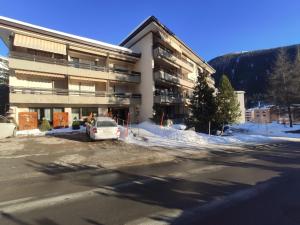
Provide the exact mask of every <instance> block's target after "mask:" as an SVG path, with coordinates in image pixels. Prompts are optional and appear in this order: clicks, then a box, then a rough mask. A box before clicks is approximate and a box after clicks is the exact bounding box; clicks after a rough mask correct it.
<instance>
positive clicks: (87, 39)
mask: <svg viewBox="0 0 300 225" xmlns="http://www.w3.org/2000/svg"><path fill="white" fill-rule="evenodd" d="M0 20H5V21H8V22H11V23H16V24H19V25H23V26H27V27H31V28H35V29H39V30H43V31H47V32H51V33H55V34H58V35H63V36H66V37H70V38H74V39H78V40H81V41H86V42H90V43H93V44H96V45H101V46H105V47H109V48H113V49H116V50H121V51H125V52H128V53H133V52H132V50H130V49H128V48H125V47H121V46H118V45H113V44H108V43H105V42H102V41H97V40H94V39H90V38H86V37H81V36H77V35H73V34H68V33H65V32H61V31H57V30H53V29H49V28H45V27H41V26H37V25H33V24H30V23H26V22H22V21H19V20H15V19H11V18H8V17H4V16H0Z"/></svg>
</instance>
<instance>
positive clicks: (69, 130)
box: [16, 126, 85, 136]
mask: <svg viewBox="0 0 300 225" xmlns="http://www.w3.org/2000/svg"><path fill="white" fill-rule="evenodd" d="M74 132H85V127H83V126H80V129H79V130H72V127H68V128H60V129H52V130H49V131H40V130H39V129H33V130H20V131H17V134H16V135H17V136H45V135H51V134H65V133H74Z"/></svg>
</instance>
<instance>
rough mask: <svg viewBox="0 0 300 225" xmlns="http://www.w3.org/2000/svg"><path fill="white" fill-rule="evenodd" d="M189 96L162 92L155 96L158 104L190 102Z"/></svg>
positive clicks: (155, 101)
mask: <svg viewBox="0 0 300 225" xmlns="http://www.w3.org/2000/svg"><path fill="white" fill-rule="evenodd" d="M189 102H190V100H189V98H188V97H183V96H182V95H180V94H163V93H162V94H160V95H155V96H154V103H156V104H189Z"/></svg>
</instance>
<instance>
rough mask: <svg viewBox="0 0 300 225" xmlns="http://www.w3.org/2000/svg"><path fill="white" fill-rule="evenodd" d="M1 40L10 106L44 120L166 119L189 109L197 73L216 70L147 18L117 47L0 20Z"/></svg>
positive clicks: (155, 21)
mask: <svg viewBox="0 0 300 225" xmlns="http://www.w3.org/2000/svg"><path fill="white" fill-rule="evenodd" d="M0 37H1V38H2V40H3V41H4V43H5V44H6V46H7V47H8V49H9V58H8V61H9V67H10V74H9V87H10V89H9V104H10V108H11V110H12V111H13V116H14V117H15V119H16V121H18V116H19V113H20V112H37V113H38V119H39V120H41V119H42V118H46V119H47V120H49V121H50V122H51V121H52V119H53V112H68V115H69V117H68V118H69V123H71V122H72V120H73V119H74V118H76V119H82V118H84V117H87V116H89V115H91V114H96V115H109V116H116V117H118V118H121V119H126V118H127V115H128V113H129V114H130V117H131V120H132V121H133V122H137V121H139V122H140V121H144V120H146V119H149V118H151V117H152V116H153V113H155V109H156V108H158V107H159V108H160V109H162V110H163V111H164V114H165V117H166V118H171V119H177V118H182V117H183V116H184V115H185V114H187V113H188V104H189V98H190V96H191V94H192V91H193V88H194V85H195V82H196V78H197V75H198V74H199V73H205V74H207V75H208V81H207V82H208V83H209V84H210V85H211V86H212V87H214V80H213V78H212V77H211V75H212V74H213V73H214V72H215V71H214V69H213V68H212V67H211V66H209V65H208V64H207V63H206V62H205V61H204V60H203V59H202V58H200V57H199V56H198V55H197V54H195V53H194V52H193V51H192V50H191V49H190V48H189V47H188V46H186V44H185V43H184V42H182V41H181V40H180V39H179V38H178V37H176V36H175V35H174V33H172V32H171V31H170V30H169V29H168V28H167V27H165V26H164V25H162V24H161V23H160V22H159V21H158V20H157V19H156V18H155V17H153V16H152V17H149V18H148V19H147V20H146V21H144V22H143V23H142V24H141V25H140V26H139V27H138V28H136V29H135V30H134V31H133V32H131V34H130V35H129V36H128V37H126V38H125V39H124V41H123V42H122V43H121V44H120V46H117V45H112V44H107V43H103V42H100V41H96V40H92V39H88V38H83V37H79V36H76V35H72V34H67V33H64V32H59V31H55V30H52V29H47V28H43V27H40V26H35V25H32V24H28V23H24V22H20V21H17V20H13V19H9V18H5V17H0Z"/></svg>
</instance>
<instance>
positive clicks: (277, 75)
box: [269, 49, 300, 127]
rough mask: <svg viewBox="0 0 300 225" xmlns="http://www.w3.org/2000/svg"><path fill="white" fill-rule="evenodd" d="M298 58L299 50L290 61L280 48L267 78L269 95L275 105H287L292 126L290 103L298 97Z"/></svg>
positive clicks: (299, 91) (299, 88)
mask: <svg viewBox="0 0 300 225" xmlns="http://www.w3.org/2000/svg"><path fill="white" fill-rule="evenodd" d="M299 60H300V57H299V51H298V54H296V57H295V60H294V61H292V60H291V59H290V58H289V57H288V55H287V53H286V51H285V50H283V49H280V50H279V53H278V55H277V59H276V62H275V64H274V66H273V69H272V74H271V75H270V78H269V95H270V97H271V99H272V100H273V102H274V103H275V104H276V105H279V106H285V107H287V109H288V116H289V123H290V127H292V126H293V121H292V112H291V105H292V103H294V102H297V101H299V99H300V98H299V94H300V78H299V69H300V68H299Z"/></svg>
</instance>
